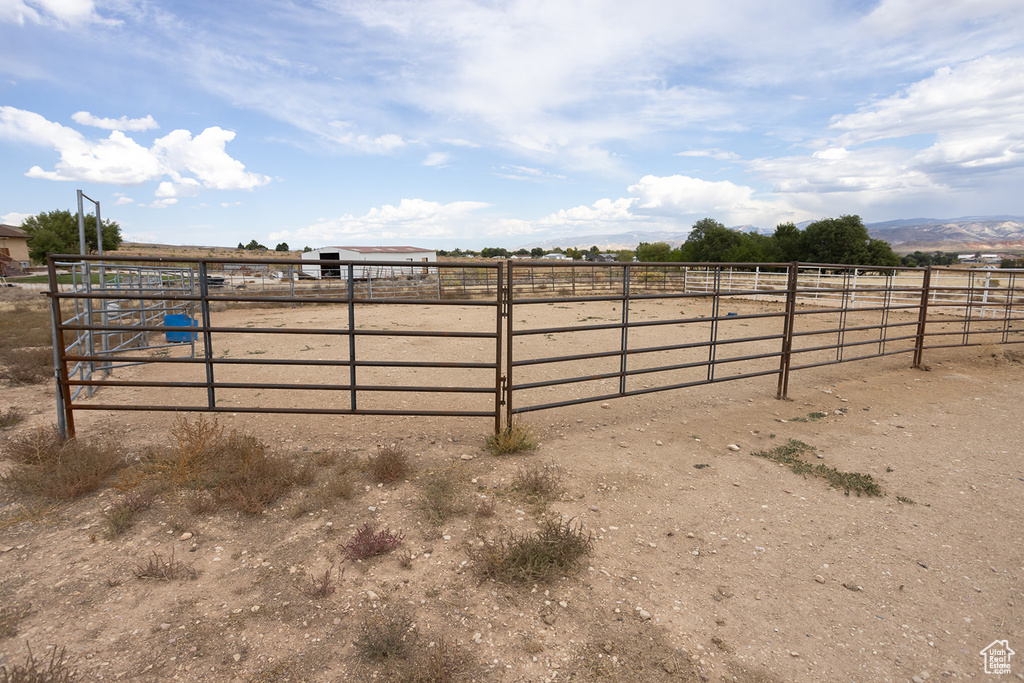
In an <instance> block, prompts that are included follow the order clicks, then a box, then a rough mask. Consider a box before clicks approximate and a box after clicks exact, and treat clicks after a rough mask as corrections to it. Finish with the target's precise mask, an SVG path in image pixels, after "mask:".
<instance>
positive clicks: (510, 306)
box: [498, 264, 533, 431]
mask: <svg viewBox="0 0 1024 683" xmlns="http://www.w3.org/2000/svg"><path fill="white" fill-rule="evenodd" d="M514 269H515V267H514V266H513V265H512V264H509V266H508V284H507V285H506V287H505V300H504V301H505V306H506V312H507V315H506V316H505V424H506V425H511V424H512V395H513V391H512V356H513V353H512V321H513V320H514V319H515V311H514V308H515V289H514V288H513V287H512V284H513V282H514V276H513V274H512V271H513V270H514ZM530 270H533V266H530ZM498 431H501V425H500V424H499V425H498Z"/></svg>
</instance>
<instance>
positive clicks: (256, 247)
mask: <svg viewBox="0 0 1024 683" xmlns="http://www.w3.org/2000/svg"><path fill="white" fill-rule="evenodd" d="M245 248H246V249H248V250H249V251H266V249H267V248H266V247H265V246H263V245H262V244H260V243H259V242H257V241H256V240H251V241H250V242H249V244H247V245H245Z"/></svg>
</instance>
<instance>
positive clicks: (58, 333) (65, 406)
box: [46, 255, 81, 439]
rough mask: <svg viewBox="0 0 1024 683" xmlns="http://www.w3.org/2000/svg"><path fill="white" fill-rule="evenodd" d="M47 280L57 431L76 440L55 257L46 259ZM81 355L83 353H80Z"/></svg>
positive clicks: (67, 437) (66, 437)
mask: <svg viewBox="0 0 1024 683" xmlns="http://www.w3.org/2000/svg"><path fill="white" fill-rule="evenodd" d="M46 272H47V278H48V279H49V281H50V291H49V292H47V294H48V295H49V297H50V324H51V325H52V337H53V379H54V382H55V388H56V393H57V431H58V433H59V434H60V435H61V436H62V437H64V438H65V439H73V438H75V416H74V413H73V412H72V409H71V387H69V386H68V383H67V379H68V362H67V360H66V359H65V357H64V327H63V321H62V320H61V312H60V298H59V297H58V294H59V293H60V285H59V284H58V283H57V267H56V266H55V265H54V263H53V256H52V255H48V256H47V257H46ZM79 353H81V351H79Z"/></svg>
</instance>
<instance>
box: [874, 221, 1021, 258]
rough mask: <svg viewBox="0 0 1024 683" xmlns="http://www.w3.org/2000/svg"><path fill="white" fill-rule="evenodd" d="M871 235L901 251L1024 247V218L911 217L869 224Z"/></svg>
mask: <svg viewBox="0 0 1024 683" xmlns="http://www.w3.org/2000/svg"><path fill="white" fill-rule="evenodd" d="M867 228H868V234H869V235H871V236H872V237H874V238H876V239H882V240H885V241H886V242H888V243H889V244H891V245H892V248H893V249H894V250H895V251H897V252H911V251H917V250H920V251H977V250H980V249H986V250H1000V249H1021V248H1024V217H1022V216H964V217H962V218H947V219H935V218H909V219H904V220H896V221H885V222H884V223H869V224H868V226H867Z"/></svg>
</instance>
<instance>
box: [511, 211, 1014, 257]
mask: <svg viewBox="0 0 1024 683" xmlns="http://www.w3.org/2000/svg"><path fill="white" fill-rule="evenodd" d="M809 223H811V221H804V222H802V223H798V224H797V227H799V228H801V229H802V228H806V227H807V225H808V224H809ZM731 228H732V229H733V230H742V231H744V232H759V233H761V234H768V235H770V234H771V233H772V232H774V228H772V229H767V228H759V227H756V226H753V225H737V226H731ZM867 229H868V234H869V235H871V236H872V237H874V238H876V239H882V240H885V241H886V242H888V243H889V244H891V245H892V247H893V249H894V250H895V251H897V252H899V253H909V252H912V251H917V250H920V251H978V250H989V251H993V250H1001V249H1015V250H1020V249H1024V216H964V217H961V218H903V219H899V220H892V221H883V222H881V223H868V224H867ZM689 234H690V230H689V229H687V230H685V231H681V232H623V233H605V234H597V235H582V236H577V237H561V238H554V239H547V240H542V241H539V242H531V243H530V244H524V245H522V246H523V248H526V249H533V248H534V247H541V248H542V249H554V248H555V247H562V248H563V249H564V248H567V247H572V248H574V249H589V248H590V247H591V246H593V245H597V247H598V248H599V249H600V250H601V251H617V250H619V249H635V248H636V246H637V245H638V244H640V243H641V242H667V243H668V244H670V245H671V246H673V247H677V246H679V245H680V244H682V243H683V242H685V241H686V238H687V236H689Z"/></svg>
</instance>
